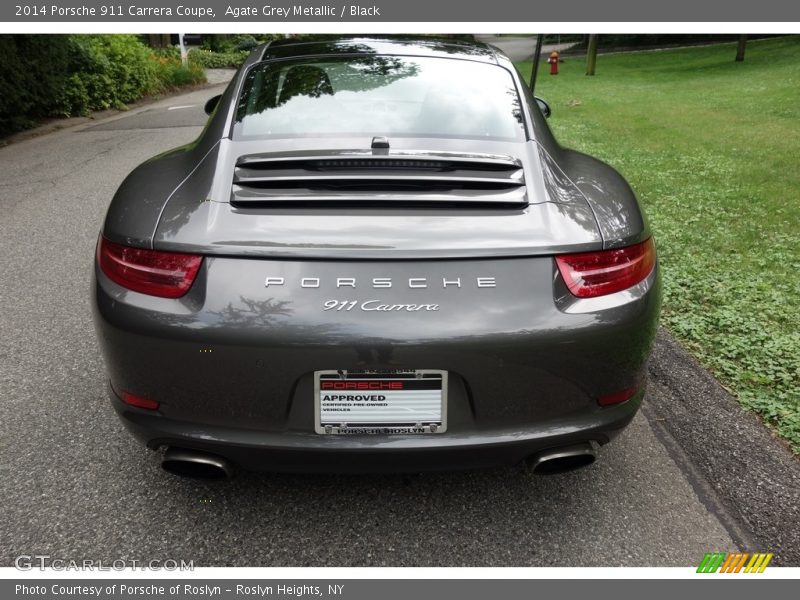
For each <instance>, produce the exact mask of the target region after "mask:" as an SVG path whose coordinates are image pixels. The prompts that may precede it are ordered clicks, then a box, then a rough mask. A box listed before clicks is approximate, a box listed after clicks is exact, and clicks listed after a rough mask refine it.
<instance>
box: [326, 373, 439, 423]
mask: <svg viewBox="0 0 800 600" xmlns="http://www.w3.org/2000/svg"><path fill="white" fill-rule="evenodd" d="M329 382H338V383H336V384H335V385H337V386H342V387H345V386H348V387H349V385H353V386H354V387H355V386H356V385H358V383H361V384H362V386H361V387H365V385H364V384H366V385H369V386H370V387H371V388H373V389H345V390H331V392H327V391H326V392H323V390H322V384H323V383H325V384H329ZM342 382H348V383H342ZM353 382H356V383H355V384H353ZM368 382H372V383H368ZM374 382H378V383H379V384H380V383H382V384H384V385H383V386H382V387H388V385H387V384H393V385H395V386H396V383H394V382H401V383H403V386H402V389H383V390H380V389H374V387H381V386H375V385H374ZM406 382H410V383H406ZM420 382H421V383H420ZM421 388H425V389H421ZM430 388H433V389H430ZM336 391H342V392H344V394H335V395H352V396H354V397H356V396H362V397H364V396H384V397H386V396H387V395H388V396H389V399H388V400H383V401H382V402H385V403H386V404H385V405H387V406H391V407H392V408H394V409H395V412H397V411H408V413H409V418H400V417H386V416H383V417H381V416H380V409H379V408H378V407H377V405H371V404H369V403H368V402H373V401H375V400H370V401H366V400H362V401H361V402H363V403H362V404H359V405H358V406H357V407H353V408H348V412H342V413H341V414H342V416H341V417H339V416H338V415H339V413H338V412H334V411H332V410H331V409H332V408H337V409H338V410H339V411H341V410H342V409H343V408H346V407H344V404H347V401H345V400H335V401H331V400H330V398H326V399H325V400H326V401H325V403H324V404H325V406H324V407H323V393H325V394H328V395H329V396H330V395H331V393H335V392H336ZM403 392H406V393H405V394H404V393H403ZM436 392H439V407H438V408H439V410H438V415H437V414H436V408H435V405H436V400H435V395H436ZM354 402H355V401H351V402H350V405H352V404H353V403H354ZM420 405H423V406H422V407H420ZM372 406H375V408H374V409H373V408H371V407H372ZM323 408H325V409H326V410H323ZM354 408H355V410H356V411H360V412H359V413H358V416H355V413H354V412H349V411H353V410H354ZM384 412H385V411H384ZM368 415H369V416H368ZM371 415H375V418H372V416H371ZM348 417H349V419H348ZM437 417H438V418H437ZM314 421H315V422H314V430H315V431H316V433H318V434H321V435H356V434H362V435H438V434H441V433H445V432H446V431H447V371H444V370H441V369H398V370H369V369H364V370H350V371H344V370H324V371H315V372H314Z"/></svg>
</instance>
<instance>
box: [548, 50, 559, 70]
mask: <svg viewBox="0 0 800 600" xmlns="http://www.w3.org/2000/svg"><path fill="white" fill-rule="evenodd" d="M547 62H548V63H550V75H558V52H556V51H555V50H553V51H552V52H551V53H550V58H548V59H547Z"/></svg>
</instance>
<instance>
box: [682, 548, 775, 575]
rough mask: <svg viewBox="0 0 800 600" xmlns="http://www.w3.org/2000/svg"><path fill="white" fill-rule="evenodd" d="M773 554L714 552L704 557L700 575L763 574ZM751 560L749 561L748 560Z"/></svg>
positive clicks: (698, 569)
mask: <svg viewBox="0 0 800 600" xmlns="http://www.w3.org/2000/svg"><path fill="white" fill-rule="evenodd" d="M772 556H773V555H772V553H764V552H755V553H753V554H748V553H747V552H735V553H733V554H728V553H726V552H712V553H708V554H706V555H705V556H704V557H703V560H702V561H701V562H700V566H699V567H697V572H698V573H717V572H719V573H739V572H740V571H741V572H742V573H763V572H764V569H766V568H767V565H768V564H769V563H770V561H771V560H772ZM748 559H749V560H748Z"/></svg>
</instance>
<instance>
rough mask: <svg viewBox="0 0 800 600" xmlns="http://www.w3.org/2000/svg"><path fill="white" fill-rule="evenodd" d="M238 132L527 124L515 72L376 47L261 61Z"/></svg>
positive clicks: (393, 131) (515, 127)
mask: <svg viewBox="0 0 800 600" xmlns="http://www.w3.org/2000/svg"><path fill="white" fill-rule="evenodd" d="M234 135H235V136H236V137H238V138H258V137H273V138H274V137H302V136H320V135H322V136H325V135H368V136H380V135H385V136H434V137H464V138H489V139H503V140H519V139H524V127H523V119H522V112H521V109H520V100H519V96H518V95H517V91H516V88H515V86H514V80H513V78H512V77H511V74H510V73H509V72H508V71H506V70H505V69H503V68H501V67H499V66H496V65H491V64H483V63H478V62H472V61H463V60H453V59H446V58H430V57H425V58H419V57H398V56H380V55H373V56H359V57H337V58H324V59H313V60H308V59H306V60H301V61H297V60H295V61H280V62H271V63H262V64H258V65H256V66H255V67H253V68H252V69H251V70H250V71H249V73H248V74H247V76H246V79H245V82H244V86H243V90H242V94H241V97H240V98H239V103H238V107H237V113H236V124H235V128H234Z"/></svg>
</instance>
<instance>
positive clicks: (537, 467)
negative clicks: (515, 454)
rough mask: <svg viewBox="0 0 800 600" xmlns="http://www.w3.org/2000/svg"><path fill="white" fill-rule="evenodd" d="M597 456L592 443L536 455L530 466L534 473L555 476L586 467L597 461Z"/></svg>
mask: <svg viewBox="0 0 800 600" xmlns="http://www.w3.org/2000/svg"><path fill="white" fill-rule="evenodd" d="M595 458H596V455H595V450H594V446H593V445H592V443H591V442H585V443H582V444H575V445H573V446H563V447H561V448H553V449H551V450H545V451H543V452H539V453H538V454H534V455H533V456H531V457H530V458H529V459H528V464H529V465H530V466H531V468H532V469H533V472H534V473H540V474H542V475H554V474H556V473H566V472H567V471H574V470H575V469H580V468H581V467H586V466H588V465H590V464H592V463H593V462H594V461H595Z"/></svg>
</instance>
